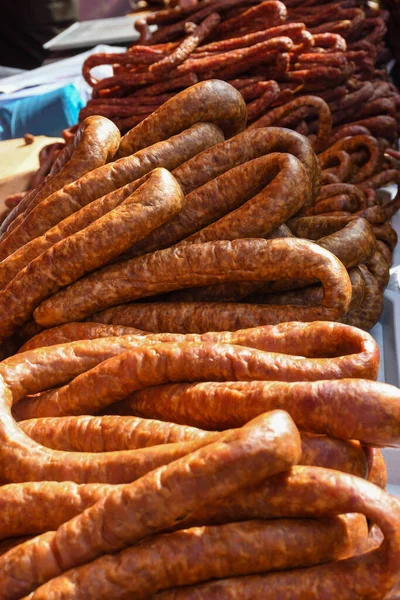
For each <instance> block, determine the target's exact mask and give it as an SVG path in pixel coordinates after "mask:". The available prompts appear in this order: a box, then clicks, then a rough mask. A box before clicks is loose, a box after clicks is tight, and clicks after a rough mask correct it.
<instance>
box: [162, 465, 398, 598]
mask: <svg viewBox="0 0 400 600" xmlns="http://www.w3.org/2000/svg"><path fill="white" fill-rule="evenodd" d="M349 510H350V511H352V512H353V511H354V512H360V513H362V514H365V515H366V517H367V518H368V519H370V520H371V521H372V522H373V523H376V524H377V525H378V526H379V527H380V529H381V530H382V532H383V534H384V537H385V543H383V544H382V545H381V546H380V547H379V548H378V549H376V550H374V551H373V553H372V554H371V553H366V554H362V555H361V556H358V557H355V558H349V559H346V560H344V561H337V562H330V563H328V564H326V565H321V566H318V567H313V568H309V569H301V570H296V569H294V570H288V571H283V572H277V573H271V574H267V575H259V576H256V575H249V576H246V577H241V578H230V579H222V580H217V581H214V582H211V583H206V584H203V585H198V586H194V587H184V588H174V589H172V590H171V591H168V592H162V593H159V594H158V595H157V596H155V598H157V600H172V599H174V600H178V598H179V600H180V599H182V600H183V599H185V600H186V599H189V598H190V599H192V598H196V600H198V599H200V598H204V599H207V600H211V599H213V598H218V599H220V598H224V599H227V598H241V600H247V599H249V600H250V599H251V600H252V599H253V598H261V597H262V598H263V599H264V598H265V599H267V598H271V600H272V599H274V598H276V597H277V596H278V595H279V597H282V598H283V597H287V598H291V599H293V600H297V599H299V600H300V599H301V600H302V599H303V598H309V599H310V600H320V598H321V590H325V592H326V591H327V590H329V593H331V595H332V597H335V598H341V599H343V600H356V599H357V598H359V597H360V594H361V596H362V595H365V596H368V594H369V593H370V591H371V589H374V590H379V592H378V594H379V597H384V596H385V595H386V593H387V592H388V591H389V590H390V589H391V588H392V587H393V586H394V585H395V583H396V581H397V573H398V567H397V563H398V561H397V557H398V552H399V548H398V546H399V543H400V542H399V529H398V528H399V525H398V523H399V521H398V519H399V516H400V505H399V503H398V501H397V499H396V498H394V497H392V496H390V495H389V494H386V493H385V492H384V491H383V490H381V489H380V488H378V487H377V486H375V485H373V484H371V483H370V482H368V481H364V480H362V479H358V478H354V476H351V475H345V474H343V473H341V474H339V473H338V472H334V471H331V470H328V469H327V470H325V469H322V468H319V467H293V468H292V469H291V471H290V472H289V473H285V474H281V475H277V476H275V477H272V478H270V479H268V480H266V481H265V482H264V483H263V484H262V485H259V486H254V488H252V489H251V490H249V489H246V490H242V491H239V492H238V493H237V494H235V495H234V497H229V498H227V497H226V498H225V499H224V500H222V501H221V502H217V503H214V504H213V506H210V505H209V506H208V507H204V509H203V510H201V511H199V513H198V515H197V518H198V519H199V520H200V522H202V523H206V522H210V521H212V520H214V519H215V520H216V521H218V520H220V519H221V520H222V522H226V521H236V520H237V521H240V520H241V519H243V518H244V519H249V518H269V517H271V516H280V517H283V516H291V517H292V516H295V517H299V516H310V517H312V518H316V517H318V516H322V515H327V514H330V515H332V514H339V513H346V512H348V511H349ZM267 515H268V516H267ZM250 516H251V517H250ZM193 520H194V521H196V519H193ZM376 597H378V596H376Z"/></svg>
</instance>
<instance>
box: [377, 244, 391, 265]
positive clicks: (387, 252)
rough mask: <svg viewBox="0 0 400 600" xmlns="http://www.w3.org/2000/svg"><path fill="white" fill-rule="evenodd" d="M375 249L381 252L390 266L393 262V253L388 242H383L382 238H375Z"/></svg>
mask: <svg viewBox="0 0 400 600" xmlns="http://www.w3.org/2000/svg"><path fill="white" fill-rule="evenodd" d="M376 249H377V250H378V251H379V252H380V253H381V254H382V256H383V258H384V259H385V260H386V262H387V264H388V266H389V267H391V266H392V264H393V255H392V251H391V249H390V248H389V246H388V244H386V242H383V241H382V240H376Z"/></svg>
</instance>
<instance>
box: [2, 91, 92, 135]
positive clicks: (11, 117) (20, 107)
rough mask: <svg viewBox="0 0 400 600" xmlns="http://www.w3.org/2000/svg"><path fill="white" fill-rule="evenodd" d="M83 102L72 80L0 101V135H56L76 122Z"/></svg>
mask: <svg viewBox="0 0 400 600" xmlns="http://www.w3.org/2000/svg"><path fill="white" fill-rule="evenodd" d="M0 98H1V96H0ZM83 106H84V101H83V100H82V98H81V95H80V93H79V92H78V90H77V88H76V87H75V85H74V84H73V83H70V84H67V85H65V86H63V87H59V88H57V89H55V90H52V91H49V92H47V93H45V94H42V95H39V96H38V95H36V96H28V97H24V98H20V99H16V100H10V101H9V102H7V101H6V102H2V103H1V102H0V139H1V140H8V139H10V138H16V137H23V136H24V134H25V133H32V134H33V135H48V136H50V137H58V136H60V135H61V132H62V130H63V129H65V128H66V127H70V126H71V125H75V123H77V122H78V114H79V111H80V110H81V108H83Z"/></svg>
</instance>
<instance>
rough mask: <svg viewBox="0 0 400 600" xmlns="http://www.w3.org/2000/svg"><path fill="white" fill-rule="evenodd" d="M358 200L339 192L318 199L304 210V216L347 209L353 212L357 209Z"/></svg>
mask: <svg viewBox="0 0 400 600" xmlns="http://www.w3.org/2000/svg"><path fill="white" fill-rule="evenodd" d="M359 208H360V207H359V204H358V202H357V201H356V200H355V199H354V198H352V197H351V196H347V195H346V194H339V195H338V196H331V197H330V198H326V199H325V200H319V201H318V202H317V203H316V204H315V205H314V206H312V207H311V208H309V209H308V210H307V211H306V213H305V214H306V216H312V215H321V214H327V213H331V212H336V211H346V212H347V211H348V212H350V213H354V212H356V211H357V210H359Z"/></svg>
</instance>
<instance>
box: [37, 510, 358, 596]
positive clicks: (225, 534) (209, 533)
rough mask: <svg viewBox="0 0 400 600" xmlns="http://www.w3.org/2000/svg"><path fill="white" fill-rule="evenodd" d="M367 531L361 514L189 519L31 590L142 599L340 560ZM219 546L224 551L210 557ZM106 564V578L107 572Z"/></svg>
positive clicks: (41, 593)
mask: <svg viewBox="0 0 400 600" xmlns="http://www.w3.org/2000/svg"><path fill="white" fill-rule="evenodd" d="M367 538H368V533H367V526H366V521H365V517H363V516H361V515H357V516H350V515H349V516H347V515H340V516H337V517H331V518H326V519H319V520H314V521H313V520H310V519H303V520H301V519H286V520H283V519H282V520H279V521H261V520H259V521H257V520H254V521H244V522H242V523H227V524H225V525H219V526H204V527H195V528H191V529H185V530H183V531H176V532H174V533H170V534H164V535H158V536H154V537H152V539H151V540H149V541H147V540H145V541H143V542H141V543H140V544H138V545H136V546H132V547H130V548H127V549H126V550H123V551H122V552H119V553H118V554H117V555H115V556H112V555H107V556H104V557H101V558H98V559H96V560H95V561H94V562H92V563H89V564H88V565H84V566H82V567H79V568H78V569H74V570H72V571H69V572H67V573H65V574H63V575H60V576H59V577H56V578H55V579H53V580H51V581H49V582H48V583H47V584H45V585H43V586H41V587H40V588H38V589H37V590H36V591H35V592H33V594H31V596H30V598H31V599H32V600H44V599H46V600H55V598H57V600H72V599H74V600H84V599H87V598H90V597H96V599H97V600H108V599H109V598H111V597H112V598H123V597H127V595H132V596H134V597H135V598H137V599H138V600H139V599H145V598H148V597H149V596H150V595H151V597H153V596H152V594H155V593H156V592H157V591H159V590H162V589H168V588H170V587H172V586H183V585H189V584H194V583H198V582H201V581H207V580H210V579H219V578H221V577H232V576H238V575H244V574H248V573H262V572H268V571H275V570H282V569H289V568H294V567H306V566H311V565H315V564H321V563H324V562H328V561H330V560H340V559H343V558H347V557H348V556H352V555H353V554H356V553H358V552H359V551H360V550H361V551H362V550H363V549H364V547H365V545H366V543H367V542H366V540H367ZM282 547H284V548H285V552H282ZM220 548H224V549H225V551H224V552H223V553H222V555H221V557H219V559H218V560H215V558H216V556H217V555H219V549H220ZM244 548H245V549H246V551H243V549H244ZM169 557H171V559H172V557H174V560H169ZM166 561H168V568H166ZM110 572H112V573H113V578H112V580H111V579H110V578H109V577H108V576H107V574H108V573H110Z"/></svg>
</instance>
